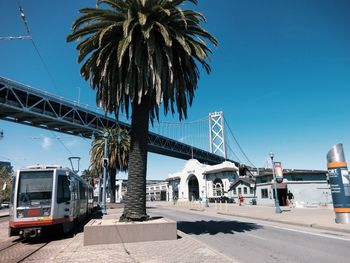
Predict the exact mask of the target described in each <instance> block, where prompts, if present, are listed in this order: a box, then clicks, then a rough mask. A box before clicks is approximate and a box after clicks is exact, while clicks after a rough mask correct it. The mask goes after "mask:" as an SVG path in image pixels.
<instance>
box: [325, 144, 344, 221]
mask: <svg viewBox="0 0 350 263" xmlns="http://www.w3.org/2000/svg"><path fill="white" fill-rule="evenodd" d="M327 162H328V165H327V166H328V174H329V183H330V188H331V193H332V199H333V208H334V212H335V222H336V223H338V224H339V223H340V224H350V176H349V171H348V165H347V163H346V161H345V155H344V150H343V144H341V143H339V144H336V145H334V146H333V147H332V149H331V150H330V151H329V152H328V154H327Z"/></svg>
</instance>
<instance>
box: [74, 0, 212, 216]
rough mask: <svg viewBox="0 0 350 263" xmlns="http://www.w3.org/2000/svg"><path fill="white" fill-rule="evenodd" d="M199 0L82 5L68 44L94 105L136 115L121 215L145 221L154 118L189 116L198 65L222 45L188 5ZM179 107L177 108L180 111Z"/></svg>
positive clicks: (206, 66) (115, 0)
mask: <svg viewBox="0 0 350 263" xmlns="http://www.w3.org/2000/svg"><path fill="white" fill-rule="evenodd" d="M186 2H192V3H193V4H197V0H100V1H97V4H98V7H96V8H83V9H81V10H80V13H81V16H80V17H79V18H78V19H76V20H75V21H74V22H73V25H72V32H71V34H70V35H69V36H68V37H67V41H69V42H70V41H74V40H80V39H82V40H81V42H80V43H79V44H78V45H77V50H78V51H79V56H78V62H79V63H83V65H82V67H81V70H80V73H81V75H82V76H83V77H84V78H85V79H86V80H89V81H90V85H91V87H92V88H93V89H96V102H97V104H98V105H101V106H102V107H103V109H104V110H105V112H110V113H112V112H114V113H115V115H116V117H117V118H118V113H119V110H120V109H122V110H125V112H126V114H127V116H129V108H131V110H132V116H131V147H130V158H129V175H128V202H127V204H126V206H125V208H124V212H123V215H122V217H121V220H135V221H136V220H145V219H147V218H148V216H147V214H146V168H147V143H148V125H149V120H151V122H152V124H153V121H154V119H157V120H158V117H159V108H160V104H161V103H163V108H164V113H165V114H167V113H168V112H169V111H171V112H172V114H173V115H174V114H175V112H176V111H177V112H178V114H179V119H180V120H182V119H183V118H187V108H188V105H191V104H192V100H193V97H194V92H195V90H196V88H197V82H198V79H199V69H198V67H197V65H202V66H203V68H204V69H205V70H206V72H207V73H209V72H210V66H209V64H208V63H207V60H208V58H209V53H211V51H210V49H209V47H208V46H207V45H206V43H205V40H209V41H210V42H211V43H212V44H214V45H217V41H216V39H215V38H214V37H213V36H212V35H210V34H209V33H208V32H207V31H205V30H204V29H203V28H202V27H201V26H200V23H201V22H205V18H204V16H203V15H202V14H200V13H197V12H195V11H192V10H182V9H181V8H180V5H183V4H184V3H186ZM175 108H176V110H175Z"/></svg>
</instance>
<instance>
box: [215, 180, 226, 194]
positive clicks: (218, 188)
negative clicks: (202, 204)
mask: <svg viewBox="0 0 350 263" xmlns="http://www.w3.org/2000/svg"><path fill="white" fill-rule="evenodd" d="M223 195H224V184H223V183H222V180H221V179H220V178H215V180H214V181H213V196H215V197H221V196H223Z"/></svg>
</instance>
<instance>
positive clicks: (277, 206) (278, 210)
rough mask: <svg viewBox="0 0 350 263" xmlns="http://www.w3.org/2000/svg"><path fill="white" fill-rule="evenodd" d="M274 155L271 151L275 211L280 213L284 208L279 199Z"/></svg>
mask: <svg viewBox="0 0 350 263" xmlns="http://www.w3.org/2000/svg"><path fill="white" fill-rule="evenodd" d="M273 157H274V154H273V152H270V158H271V165H272V176H273V181H274V190H275V213H276V214H280V213H282V210H281V208H280V202H279V200H278V193H277V181H276V176H275V167H274V163H273Z"/></svg>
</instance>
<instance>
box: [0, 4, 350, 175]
mask: <svg viewBox="0 0 350 263" xmlns="http://www.w3.org/2000/svg"><path fill="white" fill-rule="evenodd" d="M20 3H21V5H22V7H23V8H24V10H25V14H26V17H27V20H28V23H29V27H30V29H31V33H32V36H33V39H34V41H35V43H36V44H37V46H38V49H39V51H40V53H41V55H42V57H43V58H44V60H45V63H46V64H47V67H48V69H49V71H50V73H51V75H52V78H53V79H54V83H55V84H54V83H53V81H52V80H51V78H50V76H49V74H48V73H47V72H46V70H45V68H44V66H43V64H42V62H41V61H40V58H39V56H38V55H37V54H36V52H35V49H34V47H33V46H32V43H31V42H30V41H28V40H27V41H19V40H17V41H15V40H14V41H1V40H0V57H1V63H0V75H1V76H3V77H6V78H10V79H13V80H16V81H18V82H21V83H24V84H27V85H30V86H33V87H36V88H39V89H42V90H45V91H48V92H50V93H54V94H56V95H59V96H64V97H66V98H69V99H71V100H77V99H78V96H79V95H78V94H79V91H80V101H81V102H82V103H85V104H89V105H94V101H95V94H94V91H92V90H91V89H90V87H89V86H88V83H87V82H85V81H84V80H83V79H82V78H81V77H80V75H79V69H80V67H79V65H78V64H77V62H76V57H77V52H76V50H75V45H76V44H75V43H69V44H68V43H66V42H65V39H66V36H67V34H68V33H69V32H70V26H71V23H72V21H73V20H74V19H75V18H77V16H78V10H79V8H81V7H86V6H94V5H95V1H93V0H80V1H70V2H69V4H68V2H67V3H65V4H64V3H63V1H45V0H36V1H29V0H21V1H20ZM194 8H195V9H196V10H198V11H200V12H202V13H203V14H204V15H205V16H206V18H207V20H208V23H207V24H205V25H204V27H205V28H206V29H207V30H208V31H209V32H211V33H212V34H213V35H214V36H215V37H216V38H217V39H218V40H219V46H218V47H216V48H213V55H212V57H211V67H212V73H211V74H210V75H206V74H204V72H203V74H201V78H200V82H199V88H198V90H197V93H196V97H195V100H194V103H193V106H192V108H191V109H190V110H189V118H188V120H189V121H191V120H197V119H200V118H203V117H205V116H207V115H208V113H209V112H213V111H223V112H224V114H225V118H226V120H227V121H228V122H229V125H230V127H231V129H232V130H233V132H234V134H235V136H236V137H237V139H238V140H239V142H240V144H241V146H242V147H243V149H244V150H245V153H246V154H247V155H248V157H249V159H250V160H251V161H252V162H253V163H254V164H255V165H256V166H259V167H264V166H265V163H266V159H267V158H268V154H269V152H270V151H273V152H274V153H275V156H276V160H279V161H281V162H282V165H283V167H285V168H306V169H325V168H326V154H327V151H328V150H329V149H330V148H331V147H332V146H333V145H334V144H336V143H340V142H341V143H343V144H344V148H345V154H346V155H348V156H350V155H349V154H348V153H349V152H350V124H349V117H350V116H349V112H350V111H349V105H348V104H349V99H350V89H349V86H350V34H349V28H350V16H349V12H350V1H347V0H295V1H287V0H265V1H261V0H216V1H213V0H200V1H199V5H198V6H197V7H194ZM0 25H1V26H0V36H18V35H24V34H25V29H24V26H23V24H22V22H21V19H20V16H19V14H18V9H17V6H16V1H12V0H2V1H0ZM161 119H162V120H164V119H165V118H164V117H161ZM166 119H167V120H172V121H174V122H176V121H178V118H177V116H175V117H174V118H171V116H170V117H168V118H166ZM1 129H2V130H3V131H4V134H5V137H4V139H3V140H2V141H0V160H10V161H11V162H12V163H13V164H14V166H15V167H16V168H19V167H22V166H25V165H31V164H35V163H55V164H61V165H64V166H68V165H69V163H68V161H67V158H68V157H69V156H71V155H72V154H73V155H78V156H81V157H82V161H81V168H82V169H85V168H87V167H88V165H89V155H88V152H89V147H90V141H89V140H86V139H81V138H78V137H72V136H67V135H62V134H58V133H52V132H49V131H45V130H41V129H36V128H32V127H26V126H22V125H16V124H12V123H9V122H5V121H2V120H0V130H1ZM56 137H59V139H57V138H56ZM60 141H61V142H62V143H63V144H64V145H65V147H64V146H63V144H62V143H61V142H60ZM237 154H238V155H239V154H240V153H237ZM242 159H243V160H244V158H242ZM159 164H162V165H159ZM183 164H184V161H183V160H177V159H173V158H169V157H163V156H160V155H155V154H149V164H148V178H149V179H164V178H165V177H166V176H167V174H168V173H169V172H176V171H178V170H180V169H181V168H182V166H183ZM122 177H124V178H125V175H122Z"/></svg>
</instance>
